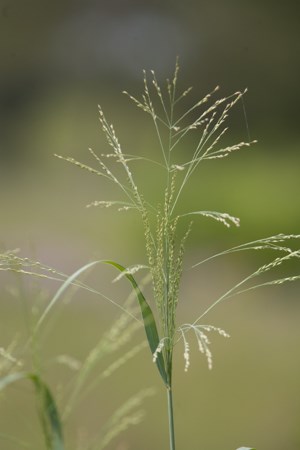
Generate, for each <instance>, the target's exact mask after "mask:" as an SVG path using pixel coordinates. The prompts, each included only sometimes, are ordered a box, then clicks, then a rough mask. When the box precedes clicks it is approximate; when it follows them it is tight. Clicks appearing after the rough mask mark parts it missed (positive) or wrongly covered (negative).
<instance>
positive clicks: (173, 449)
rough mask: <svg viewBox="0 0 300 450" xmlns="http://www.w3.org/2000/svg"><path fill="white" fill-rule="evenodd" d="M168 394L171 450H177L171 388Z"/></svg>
mask: <svg viewBox="0 0 300 450" xmlns="http://www.w3.org/2000/svg"><path fill="white" fill-rule="evenodd" d="M167 394H168V416H169V436H170V450H175V427H174V414H173V397H172V387H171V386H169V387H168V389H167Z"/></svg>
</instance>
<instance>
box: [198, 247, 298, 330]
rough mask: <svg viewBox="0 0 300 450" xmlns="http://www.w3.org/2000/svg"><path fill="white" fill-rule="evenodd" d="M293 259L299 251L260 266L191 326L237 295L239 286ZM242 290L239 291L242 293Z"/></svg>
mask: <svg viewBox="0 0 300 450" xmlns="http://www.w3.org/2000/svg"><path fill="white" fill-rule="evenodd" d="M293 257H296V258H300V250H296V251H293V252H291V253H288V254H287V255H285V256H283V257H281V258H275V259H274V260H273V261H271V262H270V263H268V264H265V265H263V266H261V267H260V268H259V269H257V270H256V271H255V272H253V273H251V274H250V275H248V276H247V277H245V278H244V279H243V280H242V281H240V282H239V283H237V284H236V285H235V286H233V287H232V288H231V289H229V290H228V291H227V292H225V293H224V294H223V295H222V296H221V297H219V298H218V299H217V300H216V301H215V302H214V303H212V305H210V306H209V307H208V308H207V309H206V310H205V311H204V312H203V313H202V314H201V315H200V316H199V317H198V318H197V319H196V320H195V321H194V322H193V325H195V324H196V323H197V322H199V320H201V319H202V317H204V316H205V315H206V314H207V313H208V312H209V311H211V310H212V309H213V308H214V307H215V306H216V305H218V304H219V303H221V302H222V301H223V300H226V299H227V298H230V297H233V296H234V295H237V292H238V291H237V289H238V288H239V287H241V286H243V285H244V284H245V283H246V282H247V281H249V280H251V279H253V278H255V277H257V276H259V275H261V274H263V273H266V272H268V271H269V270H271V269H273V268H274V267H277V266H279V265H281V264H282V263H283V262H284V261H287V260H289V259H291V258H293ZM242 291H243V290H241V292H242Z"/></svg>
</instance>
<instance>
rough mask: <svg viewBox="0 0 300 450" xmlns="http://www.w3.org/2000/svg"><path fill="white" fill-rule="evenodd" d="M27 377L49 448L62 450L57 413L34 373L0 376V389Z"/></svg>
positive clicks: (49, 394)
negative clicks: (36, 397) (34, 391)
mask: <svg viewBox="0 0 300 450" xmlns="http://www.w3.org/2000/svg"><path fill="white" fill-rule="evenodd" d="M24 379H28V380H31V381H32V382H33V384H34V387H35V390H36V394H37V396H38V399H39V401H40V419H41V423H42V428H43V432H44V437H45V440H46V444H47V448H48V449H49V450H64V443H63V434H62V426H61V421H60V417H59V413H58V410H57V407H56V404H55V401H54V398H53V396H52V394H51V391H50V389H49V388H48V386H47V385H46V384H45V383H44V382H43V380H42V379H41V378H40V377H39V376H38V375H36V374H34V373H26V372H17V373H12V374H9V375H6V376H5V377H2V378H0V390H2V389H4V388H6V387H7V386H8V385H10V384H11V383H14V382H16V381H20V380H24Z"/></svg>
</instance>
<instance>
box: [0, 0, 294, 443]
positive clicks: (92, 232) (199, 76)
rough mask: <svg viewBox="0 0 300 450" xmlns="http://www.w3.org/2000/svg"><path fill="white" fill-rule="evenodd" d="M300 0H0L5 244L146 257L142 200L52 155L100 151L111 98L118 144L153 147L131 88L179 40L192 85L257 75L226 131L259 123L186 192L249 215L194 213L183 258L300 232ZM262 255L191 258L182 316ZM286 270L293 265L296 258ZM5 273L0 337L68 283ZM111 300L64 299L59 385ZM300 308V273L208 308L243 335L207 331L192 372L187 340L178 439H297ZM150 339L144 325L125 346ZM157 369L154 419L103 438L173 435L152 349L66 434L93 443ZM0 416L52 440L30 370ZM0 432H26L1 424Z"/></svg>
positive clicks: (29, 252) (20, 332)
mask: <svg viewBox="0 0 300 450" xmlns="http://www.w3.org/2000/svg"><path fill="white" fill-rule="evenodd" d="M299 10H300V8H299V3H298V2H296V1H286V2H271V1H268V0H260V1H251V2H250V1H247V2H246V1H245V2H241V1H239V2H238V1H236V0H228V1H226V2H225V1H221V0H219V1H217V0H212V1H207V0H206V1H201V2H200V1H195V0H194V1H193V0H188V1H186V2H182V1H176V0H166V1H163V2H162V1H156V0H154V1H151V2H150V1H142V0H140V1H137V0H131V1H130V0H110V1H104V0H94V1H91V0H86V1H80V0H78V1H76V0H73V1H71V0H60V1H51V2H50V1H48V0H47V1H45V0H22V1H21V0H1V1H0V64H1V70H0V205H1V219H0V230H1V234H0V242H1V246H2V249H3V250H6V249H15V248H20V254H21V255H22V256H30V257H32V258H34V259H37V260H39V261H42V262H43V263H45V264H48V265H49V266H51V267H55V268H56V269H58V270H61V271H63V272H64V273H72V271H74V270H76V269H77V268H78V267H80V266H82V265H84V264H85V263H87V262H88V261H91V260H93V259H95V258H98V259H99V258H111V259H116V260H117V261H120V262H121V263H122V264H124V265H130V264H135V263H143V262H145V256H144V250H143V236H142V232H141V228H140V224H139V222H138V221H137V220H136V218H135V217H134V216H131V215H130V213H129V214H120V213H116V212H114V211H111V210H106V209H105V210H103V209H96V208H95V209H92V208H90V209H85V205H86V204H87V203H90V202H91V201H93V200H101V199H108V198H109V196H110V194H111V193H110V190H109V189H110V188H109V186H107V184H105V183H104V182H103V180H99V179H98V177H93V176H92V175H91V174H88V173H85V172H83V171H80V170H79V169H77V168H75V167H73V166H71V165H68V164H67V163H64V162H63V161H60V160H58V159H56V158H54V156H53V154H54V153H58V154H61V155H65V156H73V157H75V158H77V159H79V160H80V161H82V162H87V163H89V162H91V161H90V156H89V153H88V150H87V149H88V147H92V148H93V149H94V150H95V151H96V152H99V153H101V152H104V151H106V150H105V142H104V138H103V136H102V135H101V130H100V127H99V122H98V110H97V105H98V104H101V105H102V107H103V108H104V110H105V111H106V113H107V116H108V117H109V118H110V120H112V121H113V122H114V124H115V128H116V130H117V133H118V136H119V138H120V141H121V142H122V143H123V145H124V147H125V148H126V149H129V150H128V151H129V152H130V153H135V152H137V153H138V152H139V151H140V149H142V151H143V153H144V154H145V153H149V155H150V154H151V152H153V151H155V150H154V148H155V147H154V146H155V145H156V142H155V139H154V137H153V133H152V131H153V130H152V129H151V124H150V123H149V122H148V121H147V116H145V115H143V113H142V112H140V111H137V110H136V109H135V108H134V106H133V105H132V104H130V102H129V101H128V98H126V97H125V96H124V95H122V94H121V92H122V90H124V89H126V90H128V91H130V92H132V93H133V94H134V95H139V93H141V91H142V69H155V71H156V74H157V77H158V79H159V80H164V79H165V78H166V77H170V76H172V73H173V69H174V64H175V58H176V56H177V55H179V58H180V66H181V72H180V85H181V86H182V87H183V88H186V87H188V86H190V85H192V86H194V90H193V91H192V94H191V95H192V98H193V99H196V97H198V96H203V95H204V94H206V93H207V92H209V91H211V90H212V89H213V88H214V87H215V86H216V85H220V86H221V93H222V95H225V94H228V93H230V92H234V91H236V90H240V89H244V88H245V87H247V88H248V90H249V92H248V94H247V95H246V96H245V97H244V108H243V105H242V104H240V105H238V106H237V107H236V108H235V111H234V114H233V116H232V120H231V124H230V126H231V133H232V134H231V135H232V142H237V141H240V140H247V139H248V134H249V133H250V135H251V138H252V139H254V138H255V139H257V140H258V144H256V145H255V146H253V147H251V149H250V150H248V149H246V150H241V151H240V152H239V153H238V154H234V155H232V156H231V157H230V158H226V159H224V160H221V161H212V162H211V163H210V164H207V165H206V167H205V168H204V170H201V169H200V170H199V172H198V174H197V177H196V178H195V179H194V181H193V184H192V185H191V189H190V191H189V193H188V195H187V196H186V200H185V201H186V205H184V206H186V207H187V208H190V207H192V208H195V207H196V208H197V209H211V210H216V211H218V210H219V211H228V212H229V213H231V214H233V215H236V216H238V217H240V218H241V227H240V228H239V229H230V230H227V229H225V228H224V227H222V225H220V224H218V223H211V222H210V221H208V220H201V221H200V220H199V222H197V223H196V224H195V225H194V228H193V233H192V235H191V238H190V241H189V244H188V246H187V260H186V265H187V266H189V265H190V264H191V263H193V262H196V261H197V260H199V259H201V257H203V256H206V255H209V254H211V253H213V252H217V251H221V250H224V249H226V248H227V247H228V246H232V245H237V244H240V243H242V242H244V241H247V240H248V241H249V240H254V239H257V238H259V237H266V236H270V235H272V234H277V233H280V232H284V233H287V234H289V233H294V234H297V233H299V226H300V210H299V193H300V177H299V175H300V173H299V163H300V155H299V66H300V62H299V54H300V52H299V50H300V41H299V12H300V11H299ZM244 109H245V111H246V117H245V111H244ZM187 151H188V149H187ZM139 171H140V172H139V177H140V179H141V181H143V182H144V183H145V187H146V189H147V190H148V191H149V192H151V191H152V190H153V191H155V190H156V187H157V186H156V184H157V183H156V181H155V180H156V179H155V178H154V177H153V176H151V174H149V171H148V170H146V169H143V167H142V166H139ZM266 256H269V257H270V255H264V256H262V255H259V254H254V255H253V254H251V255H250V254H249V255H245V254H244V255H239V256H238V257H237V256H234V257H233V256H231V257H229V258H227V259H220V260H219V261H216V262H214V263H210V264H209V265H207V266H206V267H205V268H201V270H200V269H199V270H197V271H195V272H190V271H189V272H187V273H186V274H185V275H184V278H183V289H182V303H181V305H180V308H179V319H178V320H179V323H181V322H184V321H192V320H193V319H194V318H195V317H196V315H198V314H199V313H200V312H201V311H203V308H204V307H205V306H206V305H208V304H210V303H211V302H212V301H213V300H214V299H216V298H217V296H218V295H220V293H222V292H223V291H224V290H225V289H228V288H229V287H230V286H231V284H232V283H234V282H238V281H239V280H240V279H241V277H243V276H245V275H247V274H248V273H249V271H250V270H254V268H256V267H257V266H258V265H259V264H262V263H264V262H265V261H266V260H268V259H266ZM289 270H290V272H292V273H299V265H298V267H296V266H291V267H290V268H289ZM297 270H298V272H297ZM96 272H97V273H96V275H95V274H94V278H93V279H92V280H91V282H92V283H93V286H95V287H97V288H98V289H100V290H101V289H102V285H103V283H106V284H107V286H106V287H105V288H103V289H107V292H109V291H110V285H109V283H107V280H106V278H109V277H110V276H111V273H109V272H106V271H104V272H103V273H102V271H101V270H100V269H99V268H98V269H97V270H96ZM0 275H1V278H0V280H1V281H0V283H1V303H0V317H1V328H0V347H3V348H7V347H8V346H9V344H10V343H11V342H12V341H14V340H16V342H17V348H20V347H21V344H22V342H24V341H25V340H26V337H27V333H28V320H29V321H30V320H31V319H30V316H31V315H32V307H33V305H36V304H37V301H38V299H40V298H43V301H44V302H46V301H47V299H49V298H51V296H53V295H54V292H55V290H56V289H57V287H58V285H55V283H51V282H49V281H45V282H42V281H37V280H34V281H33V280H29V279H20V278H15V277H11V276H8V275H5V274H3V273H2V274H0ZM114 289H115V291H112V294H111V295H115V296H116V298H117V300H118V301H119V302H120V303H122V301H123V298H124V296H127V294H128V291H127V289H128V287H127V286H126V284H125V285H124V286H123V285H122V287H121V288H119V290H118V288H114ZM45 299H46V300H45ZM118 315H119V312H118V310H117V309H115V308H113V307H112V306H111V305H109V304H107V303H105V302H104V301H102V300H101V301H99V299H97V301H95V298H94V297H93V296H92V295H86V294H83V293H77V294H76V295H75V298H74V301H72V302H67V303H66V304H65V305H64V308H63V310H62V311H61V314H60V315H59V316H57V318H56V322H55V326H54V327H53V328H52V332H51V333H50V335H48V338H47V339H46V341H45V343H44V345H43V346H42V348H41V350H40V355H39V358H40V360H41V366H42V370H43V373H44V374H45V377H46V379H47V381H48V382H49V384H50V385H51V387H52V388H53V390H54V392H56V393H57V396H58V397H59V395H58V394H59V392H60V391H59V390H62V389H63V388H64V385H65V384H66V383H67V381H68V377H69V376H70V375H68V369H64V370H63V369H61V368H60V369H58V370H54V368H53V366H51V365H50V363H49V361H51V360H53V358H55V357H56V356H57V355H60V354H68V355H71V356H72V357H74V358H77V359H79V360H82V359H83V358H84V357H85V355H86V354H87V353H88V351H89V350H90V348H91V347H92V346H93V343H95V342H97V340H98V339H99V338H100V337H101V335H102V334H103V332H105V330H106V329H108V328H109V326H110V323H111V322H112V321H113V320H115V319H116V318H117V317H118ZM299 319H300V304H299V284H298V285H297V284H294V285H289V286H285V287H278V288H268V289H265V290H262V291H260V292H258V291H256V292H255V293H252V294H251V295H245V296H243V297H240V298H236V299H234V300H232V301H230V302H227V303H226V304H225V303H224V304H222V305H220V307H219V308H217V309H215V310H214V311H213V312H211V314H210V315H209V316H208V317H207V319H206V320H207V321H208V323H211V324H214V325H216V326H220V327H223V328H224V329H226V330H227V331H228V332H229V333H230V335H231V336H232V337H231V339H230V340H223V339H221V338H220V337H218V336H215V337H214V338H213V353H214V360H215V367H214V370H213V371H212V372H209V371H208V369H207V367H206V362H205V360H204V358H203V357H201V356H198V353H197V352H196V349H195V351H193V353H192V363H191V367H190V370H189V372H188V373H187V374H186V373H184V372H183V366H184V364H183V359H182V352H183V350H182V349H180V348H178V351H177V355H176V364H175V374H174V383H175V399H174V400H175V414H176V415H175V420H176V425H177V433H178V437H177V439H178V448H179V449H189V450H199V449H202V448H203V449H204V448H205V449H206V450H219V449H224V450H225V449H232V450H234V449H236V448H237V447H239V446H241V445H249V446H250V445H252V446H255V447H256V448H257V449H261V450H262V449H264V450H282V449H284V450H297V449H299V448H300V431H299V419H300V383H299V379H300V355H299V338H300V327H299ZM29 328H30V327H29ZM143 339H144V335H143V330H140V331H139V333H138V334H137V335H135V336H133V338H132V342H131V343H129V344H128V348H130V345H134V344H135V343H136V341H142V340H143ZM16 352H17V350H16ZM26 364H27V365H28V366H29V365H30V361H29V360H28V361H27V363H26ZM103 364H104V367H105V364H106V363H103ZM99 370H103V367H102V369H101V368H99ZM149 386H154V387H156V389H157V393H156V395H155V396H153V397H152V398H151V399H147V400H145V402H144V405H143V407H144V409H145V411H146V419H145V420H144V421H143V422H142V423H141V424H139V425H138V426H136V427H133V428H131V429H129V430H128V431H126V433H125V434H124V435H122V436H120V437H118V438H116V439H115V440H114V441H112V443H111V445H110V447H109V448H111V449H118V450H126V449H132V450H138V449H139V450H141V449H143V450H150V449H159V450H160V449H161V450H162V449H166V448H168V440H167V428H166V427H167V420H166V411H165V410H166V405H165V397H164V395H165V393H164V391H163V388H162V386H161V385H160V380H159V379H158V376H157V374H156V370H155V367H153V365H152V363H151V358H149V354H148V351H147V349H145V350H143V351H142V352H140V353H139V354H138V355H137V356H136V358H134V359H133V360H131V361H130V362H129V363H128V364H127V365H125V366H124V367H122V368H121V369H120V370H119V371H118V372H117V373H116V374H114V375H113V376H112V377H111V378H110V379H109V380H108V381H106V382H105V383H104V384H102V385H99V389H98V390H96V391H95V392H94V393H93V395H92V396H90V397H89V398H87V399H86V400H85V402H83V404H82V405H81V407H80V408H79V409H77V411H76V412H75V413H74V415H73V416H72V417H71V419H70V421H69V422H68V424H67V428H66V443H67V448H69V449H71V448H72V449H77V448H78V449H79V448H85V447H84V446H83V445H84V444H83V442H86V441H87V440H88V439H89V438H91V439H92V438H93V436H94V435H95V433H96V431H97V430H99V429H100V428H101V425H102V424H103V423H104V422H105V420H106V419H107V417H109V414H111V413H112V412H113V411H114V410H116V409H117V408H118V406H119V405H120V404H122V402H124V401H125V400H126V398H128V397H130V396H131V395H133V394H134V393H135V392H138V391H139V390H140V389H142V388H145V387H149ZM0 424H1V427H0V432H1V433H3V434H6V435H14V436H16V438H17V439H18V440H21V441H22V442H28V443H32V447H31V448H35V449H40V448H42V445H43V444H42V441H41V436H40V432H39V428H38V420H37V417H36V414H35V409H34V399H33V395H32V391H31V390H30V387H28V386H27V385H26V384H24V385H20V386H18V387H17V386H14V387H11V388H10V389H9V390H7V391H6V394H5V396H2V397H1V402H0ZM80 442H81V444H80ZM80 445H82V447H80ZM0 448H1V449H3V450H4V449H5V450H13V449H16V448H21V447H20V444H18V443H16V442H13V441H11V440H9V439H5V440H4V439H2V441H0Z"/></svg>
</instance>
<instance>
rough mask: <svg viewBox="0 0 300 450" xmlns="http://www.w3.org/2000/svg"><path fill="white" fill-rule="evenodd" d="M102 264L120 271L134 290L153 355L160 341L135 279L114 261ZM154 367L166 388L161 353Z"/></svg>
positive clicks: (165, 374)
mask: <svg viewBox="0 0 300 450" xmlns="http://www.w3.org/2000/svg"><path fill="white" fill-rule="evenodd" d="M103 262H104V263H105V264H110V265H112V266H114V267H115V268H116V269H118V270H120V272H124V276H125V277H126V278H127V279H128V280H129V281H130V283H131V285H132V287H133V289H134V290H135V293H136V296H137V299H138V301H139V304H140V308H141V312H142V317H143V321H144V328H145V332H146V336H147V339H148V343H149V347H150V350H151V352H152V354H153V353H154V352H155V350H156V349H157V347H158V345H159V342H160V339H159V336H158V332H157V327H156V323H155V319H154V315H153V313H152V310H151V308H150V306H149V304H148V303H147V301H146V299H145V297H144V295H143V294H142V292H141V290H140V288H139V287H138V284H137V282H136V281H135V279H134V278H133V276H132V275H131V274H130V273H126V268H125V267H123V266H121V265H120V264H118V263H116V262H114V261H103ZM156 365H157V368H158V370H159V373H160V375H161V377H162V379H163V381H164V383H165V385H166V386H168V377H167V373H166V370H165V363H164V358H163V355H162V354H161V353H158V355H157V359H156Z"/></svg>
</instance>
